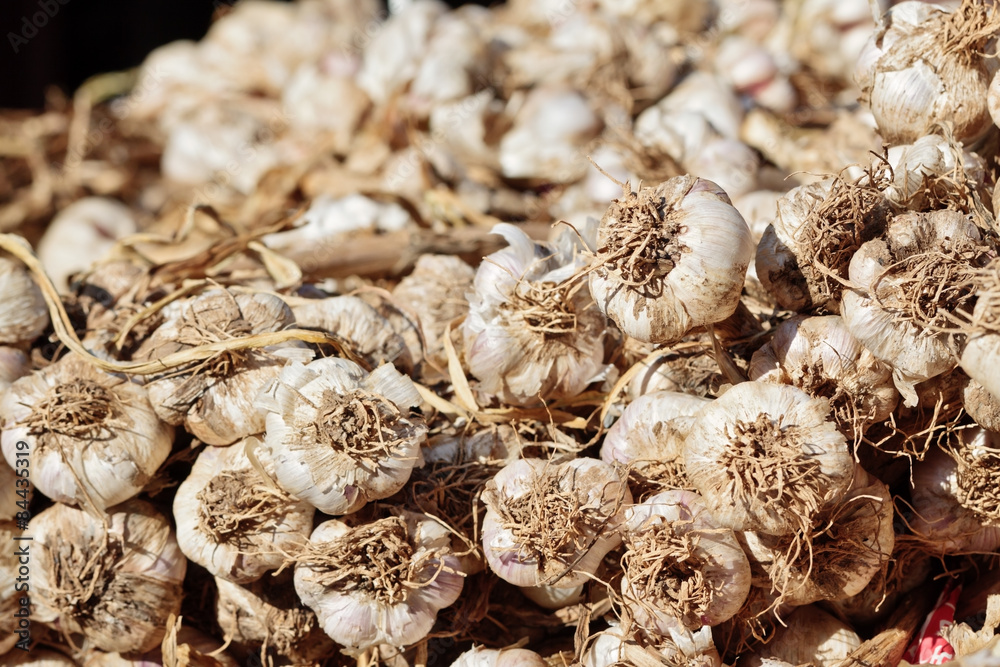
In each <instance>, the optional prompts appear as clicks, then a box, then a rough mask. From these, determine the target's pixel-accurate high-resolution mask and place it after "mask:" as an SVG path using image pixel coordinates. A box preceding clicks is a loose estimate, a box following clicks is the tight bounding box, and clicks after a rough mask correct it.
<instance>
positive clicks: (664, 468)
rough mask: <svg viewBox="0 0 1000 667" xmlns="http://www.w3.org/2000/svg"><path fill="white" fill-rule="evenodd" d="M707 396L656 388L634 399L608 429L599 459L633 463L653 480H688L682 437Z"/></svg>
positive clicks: (676, 481) (636, 468)
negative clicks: (654, 390)
mask: <svg viewBox="0 0 1000 667" xmlns="http://www.w3.org/2000/svg"><path fill="white" fill-rule="evenodd" d="M709 402H710V401H709V399H707V398H701V397H698V396H691V395H689V394H681V393H677V392H672V391H658V392H655V393H652V394H645V395H643V396H640V397H639V398H637V399H635V400H634V401H632V402H631V403H629V404H628V406H627V407H626V408H625V411H624V412H622V416H621V417H620V418H619V419H618V421H616V422H615V423H614V425H613V426H612V427H611V428H610V429H608V433H607V435H605V436H604V444H602V445H601V460H602V461H604V462H605V463H609V464H613V463H615V462H618V463H622V464H626V465H628V464H632V465H633V467H634V470H636V471H638V472H639V473H641V474H642V475H644V476H647V477H649V478H650V479H651V480H652V481H654V482H663V483H667V484H679V483H682V484H683V485H684V487H688V486H689V485H690V483H689V482H688V481H687V480H686V478H685V475H684V437H685V436H686V435H687V433H688V431H689V430H690V429H691V427H692V426H693V425H694V415H696V414H697V413H698V412H699V411H700V410H701V409H702V408H704V407H705V406H706V405H707V404H708V403H709Z"/></svg>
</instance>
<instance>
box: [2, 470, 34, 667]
mask: <svg viewBox="0 0 1000 667" xmlns="http://www.w3.org/2000/svg"><path fill="white" fill-rule="evenodd" d="M4 488H8V489H12V488H14V487H13V485H11V486H5V487H4ZM10 495H12V496H13V495H14V494H13V493H11V494H10ZM22 535H23V531H21V530H19V529H18V527H17V524H15V523H14V522H13V521H7V520H0V539H3V540H4V541H5V542H6V543H7V544H10V545H13V547H12V548H9V549H4V550H3V552H2V553H0V577H3V578H2V579H0V581H2V582H3V583H0V614H3V616H0V651H2V652H4V653H5V652H7V650H9V649H11V648H13V647H14V646H15V645H16V644H17V642H18V641H20V640H21V637H20V636H19V635H18V634H17V631H18V630H22V631H23V630H24V628H23V627H20V628H19V627H18V626H19V625H22V623H21V617H18V616H15V614H16V613H17V612H18V611H20V609H21V598H22V597H23V596H24V593H26V592H29V591H22V590H18V585H19V584H20V585H21V586H22V587H23V585H24V583H25V582H23V581H22V582H18V581H17V577H18V576H21V575H19V574H18V567H20V566H21V565H22V564H21V563H19V562H18V560H19V559H18V554H17V553H15V552H16V551H17V550H18V548H19V547H20V546H22V545H19V544H18V542H16V541H15V538H16V537H21V536H22ZM29 553H30V546H29ZM29 576H30V572H29ZM28 584H29V586H30V581H29V582H28ZM21 613H22V614H23V613H24V612H21ZM23 622H24V623H30V619H29V618H27V617H25V618H24V621H23ZM18 652H19V653H20V651H18Z"/></svg>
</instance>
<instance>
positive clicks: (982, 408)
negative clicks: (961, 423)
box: [962, 380, 1000, 432]
mask: <svg viewBox="0 0 1000 667" xmlns="http://www.w3.org/2000/svg"><path fill="white" fill-rule="evenodd" d="M962 407H964V408H965V411H966V412H967V413H969V416H970V417H972V419H973V421H975V422H976V423H977V424H979V425H980V426H982V427H983V428H985V429H986V430H988V431H997V432H1000V396H998V395H997V394H994V393H992V392H990V391H989V390H988V389H986V387H984V386H983V385H982V384H980V383H979V382H977V381H976V380H969V382H968V383H967V384H966V385H965V388H964V389H962Z"/></svg>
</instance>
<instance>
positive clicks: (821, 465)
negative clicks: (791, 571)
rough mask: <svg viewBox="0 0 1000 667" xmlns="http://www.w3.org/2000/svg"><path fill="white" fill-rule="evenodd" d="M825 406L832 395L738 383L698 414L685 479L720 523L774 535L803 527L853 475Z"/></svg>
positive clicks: (839, 495)
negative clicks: (824, 395) (820, 396)
mask: <svg viewBox="0 0 1000 667" xmlns="http://www.w3.org/2000/svg"><path fill="white" fill-rule="evenodd" d="M830 412H831V408H830V403H829V401H827V400H826V399H822V398H812V397H810V396H809V395H808V394H806V393H805V392H803V391H802V390H801V389H796V388H794V387H789V386H785V385H771V384H768V383H764V382H744V383H742V384H738V385H736V386H734V387H733V388H731V389H730V390H729V391H727V392H726V393H725V394H723V395H722V396H721V397H720V398H717V399H716V400H715V401H713V402H712V403H710V404H708V405H707V406H706V407H705V408H704V409H703V410H702V411H701V412H700V413H698V414H697V415H696V421H695V425H694V427H693V428H692V429H691V431H689V432H688V435H687V437H686V438H685V443H684V461H685V467H686V469H687V476H688V479H690V480H691V481H692V482H694V484H695V487H696V488H697V489H698V492H699V493H700V494H701V496H702V498H703V499H704V501H705V503H706V504H707V505H708V507H709V509H710V510H711V512H712V515H713V516H714V517H715V518H716V519H717V520H718V521H719V522H720V523H721V524H722V525H723V526H726V527H728V528H732V529H733V530H758V531H762V532H765V533H768V534H772V535H784V534H788V533H789V532H791V531H793V530H796V529H805V528H807V527H809V526H810V525H811V523H812V521H813V519H814V518H815V517H816V516H817V515H818V514H819V513H820V512H821V511H823V510H825V509H828V508H830V507H832V506H834V505H836V504H837V503H838V502H839V501H840V500H841V498H843V497H844V494H845V493H847V490H848V488H849V486H850V485H851V480H852V479H853V477H854V461H853V459H852V458H851V455H850V453H849V452H848V449H847V443H846V441H845V438H844V436H843V434H842V433H840V432H839V431H838V430H837V427H836V425H835V424H834V422H833V421H832V420H831V419H830ZM793 471H794V472H793Z"/></svg>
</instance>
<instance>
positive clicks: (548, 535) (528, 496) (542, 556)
mask: <svg viewBox="0 0 1000 667" xmlns="http://www.w3.org/2000/svg"><path fill="white" fill-rule="evenodd" d="M553 497H556V498H558V499H559V501H558V502H556V501H554V500H552V498H553ZM481 498H482V501H483V503H484V504H485V505H486V518H485V519H483V528H482V531H483V532H482V535H483V537H482V540H483V551H484V552H485V554H486V562H487V563H488V564H489V566H490V569H492V570H493V572H495V573H496V574H497V576H499V577H500V578H501V579H503V580H505V581H508V582H510V583H512V584H514V585H515V586H542V585H550V586H554V587H557V588H573V587H576V586H579V585H580V584H583V583H586V582H587V581H589V580H590V577H589V575H590V574H592V573H593V572H595V571H596V569H597V567H598V566H599V565H600V563H601V560H602V559H603V558H604V556H605V555H606V554H607V553H608V552H609V551H611V550H612V549H614V548H615V547H617V546H618V545H619V544H620V543H621V539H622V537H621V534H620V532H619V530H618V527H619V526H620V524H621V523H622V521H623V520H624V507H625V506H626V505H628V504H630V503H631V502H632V494H631V492H630V491H629V489H628V486H626V484H625V482H624V481H623V480H622V479H621V477H620V476H619V473H618V472H617V471H616V470H615V468H613V467H612V466H610V465H608V464H606V463H604V462H602V461H597V460H595V459H586V458H578V459H572V460H570V461H567V462H565V463H563V464H556V463H551V462H548V461H544V460H541V459H520V460H517V461H514V462H513V463H509V464H508V465H506V466H505V467H504V468H503V469H501V470H500V472H498V473H497V474H496V476H495V477H494V478H493V479H492V480H491V481H489V482H487V484H486V487H485V489H484V490H483V493H482V496H481ZM560 511H561V512H564V513H570V514H569V515H568V516H566V515H563V514H560Z"/></svg>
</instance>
